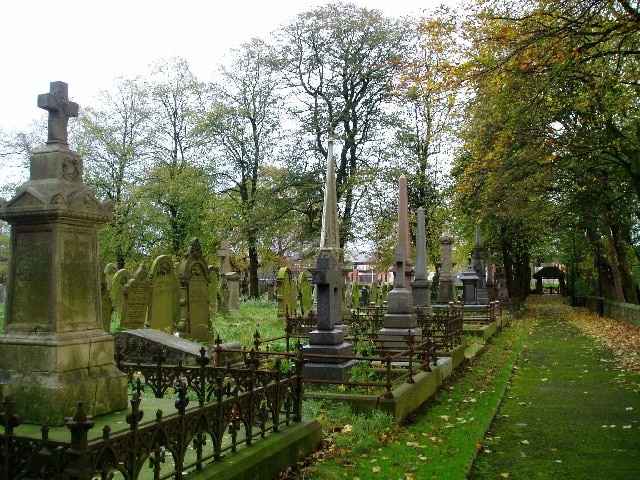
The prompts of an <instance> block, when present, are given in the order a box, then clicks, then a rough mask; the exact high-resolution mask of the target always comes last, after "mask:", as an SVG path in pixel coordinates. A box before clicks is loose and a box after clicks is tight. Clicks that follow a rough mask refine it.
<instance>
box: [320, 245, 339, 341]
mask: <svg viewBox="0 0 640 480" xmlns="http://www.w3.org/2000/svg"><path fill="white" fill-rule="evenodd" d="M313 283H315V284H316V292H317V304H318V307H317V316H318V330H333V329H334V328H335V326H336V324H339V323H340V321H341V310H340V307H341V301H340V297H341V295H340V292H341V287H342V272H341V271H340V266H339V265H338V262H337V261H336V259H335V258H334V257H333V256H328V257H318V259H317V260H316V269H315V270H314V271H313Z"/></svg>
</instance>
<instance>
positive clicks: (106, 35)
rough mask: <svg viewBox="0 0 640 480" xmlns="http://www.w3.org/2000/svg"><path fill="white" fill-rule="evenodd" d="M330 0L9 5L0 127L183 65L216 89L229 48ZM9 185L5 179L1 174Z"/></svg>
mask: <svg viewBox="0 0 640 480" xmlns="http://www.w3.org/2000/svg"><path fill="white" fill-rule="evenodd" d="M442 1H443V0H351V2H350V3H354V4H356V5H358V6H365V7H368V8H377V9H379V10H382V12H384V13H385V14H386V15H389V16H404V15H416V16H420V15H421V13H422V11H423V10H424V9H425V8H431V7H435V6H436V5H437V4H439V3H442ZM326 3H330V2H329V1H327V0H271V1H269V0H244V1H242V0H223V1H220V0H173V1H167V0H102V1H99V0H57V1H56V0H53V1H51V0H49V1H44V0H2V2H1V4H0V18H1V19H2V25H0V65H2V72H3V73H2V76H1V77H0V127H2V128H3V129H5V130H9V131H19V130H24V129H26V127H27V126H28V124H29V123H30V122H31V121H32V120H33V119H40V118H41V119H44V118H45V115H46V112H45V111H44V110H41V109H39V108H38V107H37V96H38V94H40V93H45V92H48V91H49V82H51V81H58V80H60V81H64V82H66V83H68V84H69V96H70V98H71V99H72V100H74V101H75V102H77V103H79V104H80V108H82V107H83V106H84V105H91V104H92V103H95V102H94V101H93V99H94V97H95V95H96V94H97V93H98V92H99V91H100V90H103V89H108V88H110V86H111V85H112V83H113V81H114V79H115V78H117V77H120V76H124V77H128V78H131V77H134V76H136V75H143V74H146V72H147V70H148V66H149V65H150V64H151V63H153V62H154V61H156V60H158V59H161V58H166V57H171V56H178V57H182V58H185V59H186V60H187V61H188V62H189V66H190V67H191V69H192V71H193V72H194V74H195V75H196V76H197V77H198V78H199V79H201V80H209V79H210V78H211V76H212V73H213V72H214V71H215V69H216V68H217V65H218V64H219V63H220V62H221V60H222V57H223V55H225V54H226V53H227V52H228V51H229V49H230V48H232V47H236V46H238V45H240V44H241V43H243V42H245V41H248V40H250V39H251V38H252V37H263V38H265V37H267V35H268V34H269V33H270V32H272V31H274V30H276V29H277V28H278V27H279V26H280V25H283V24H285V23H287V22H288V21H289V20H291V19H292V18H293V17H294V16H295V15H296V14H298V13H301V12H304V11H307V10H310V9H312V8H314V7H317V6H319V5H322V4H326ZM0 176H1V175H0Z"/></svg>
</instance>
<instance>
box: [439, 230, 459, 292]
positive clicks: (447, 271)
mask: <svg viewBox="0 0 640 480" xmlns="http://www.w3.org/2000/svg"><path fill="white" fill-rule="evenodd" d="M452 245H453V237H452V236H451V235H449V234H448V233H444V234H443V235H442V236H441V237H440V248H441V252H442V257H441V259H440V283H439V285H438V298H437V299H436V303H446V304H448V303H449V302H454V301H455V300H456V298H455V292H454V286H453V261H452V259H451V246H452Z"/></svg>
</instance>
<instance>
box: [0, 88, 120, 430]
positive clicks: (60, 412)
mask: <svg viewBox="0 0 640 480" xmlns="http://www.w3.org/2000/svg"><path fill="white" fill-rule="evenodd" d="M38 106H39V107H40V108H43V109H45V110H47V111H48V112H49V129H48V139H47V143H46V145H45V146H44V147H42V148H39V149H37V150H35V151H34V152H33V154H32V155H31V159H30V177H29V180H28V181H26V182H25V183H24V184H22V185H21V186H20V187H19V188H18V190H17V191H16V195H15V197H14V198H12V199H11V200H9V201H8V202H7V201H5V200H4V199H2V200H1V201H0V218H2V219H3V220H5V221H7V222H8V223H9V224H10V225H11V247H10V251H11V254H10V258H9V272H8V297H7V304H6V318H5V329H4V330H5V331H4V333H2V334H0V397H2V398H4V397H5V396H6V395H11V396H12V397H13V398H14V399H15V401H16V408H17V410H18V411H19V412H20V415H21V416H22V418H23V419H24V420H25V421H27V422H33V423H45V422H46V423H47V424H48V425H52V426H53V425H62V424H63V423H64V419H65V417H70V416H73V414H74V411H75V408H76V404H77V402H78V401H83V402H84V406H85V409H86V410H87V411H88V413H89V414H91V415H100V414H103V413H108V412H112V411H115V410H120V409H124V408H126V407H127V378H126V376H125V375H124V374H122V373H121V372H120V371H119V370H118V369H117V368H116V366H115V364H114V359H113V358H114V343H113V337H112V336H111V335H109V334H108V333H106V332H105V331H104V330H103V328H102V321H101V314H100V310H101V301H100V273H101V272H100V267H99V262H98V226H99V225H101V224H103V223H105V222H107V221H108V220H109V218H110V216H111V211H110V209H109V208H107V206H105V205H102V204H101V203H100V202H99V201H98V200H97V199H96V197H95V195H94V194H93V192H92V191H91V190H90V189H89V188H88V187H87V186H86V185H85V184H84V183H83V179H82V174H83V165H82V158H81V157H80V155H78V154H77V153H76V152H74V151H72V150H71V149H70V148H69V146H68V144H67V125H68V120H69V118H70V117H75V116H77V115H78V105H77V104H76V103H73V102H71V101H69V98H68V88H67V84H66V83H64V82H52V83H51V90H50V92H49V93H45V94H42V95H39V96H38Z"/></svg>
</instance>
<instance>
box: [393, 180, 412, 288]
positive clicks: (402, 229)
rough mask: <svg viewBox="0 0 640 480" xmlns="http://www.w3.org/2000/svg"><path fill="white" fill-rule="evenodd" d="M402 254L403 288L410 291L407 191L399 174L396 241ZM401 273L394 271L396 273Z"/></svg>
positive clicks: (410, 268)
mask: <svg viewBox="0 0 640 480" xmlns="http://www.w3.org/2000/svg"><path fill="white" fill-rule="evenodd" d="M397 245H399V246H400V247H402V252H403V254H404V259H403V262H404V276H405V282H404V284H405V288H406V289H407V290H409V291H411V277H412V276H413V262H412V261H411V237H410V236H409V193H408V189H407V177H406V176H405V175H400V179H399V180H398V241H397ZM398 274H401V273H399V272H396V275H398Z"/></svg>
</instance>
